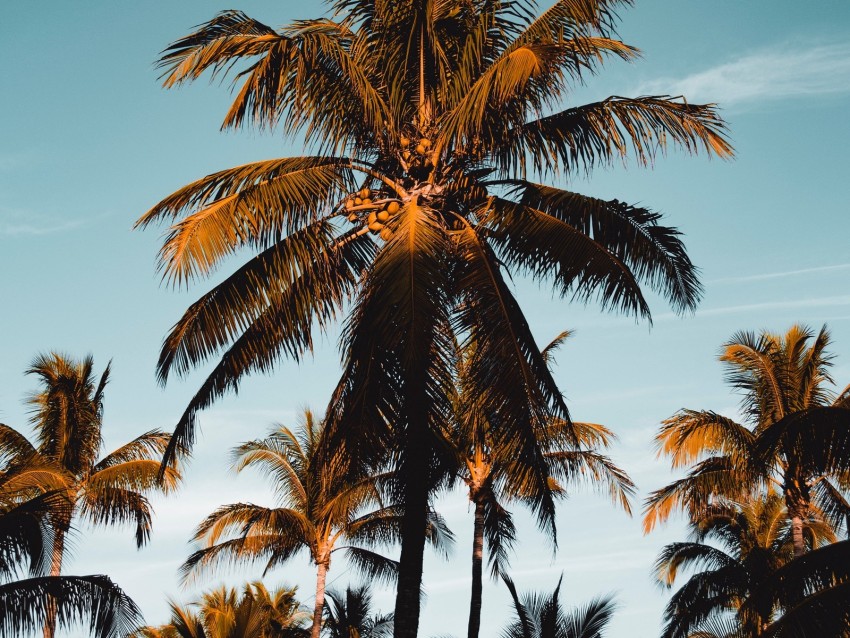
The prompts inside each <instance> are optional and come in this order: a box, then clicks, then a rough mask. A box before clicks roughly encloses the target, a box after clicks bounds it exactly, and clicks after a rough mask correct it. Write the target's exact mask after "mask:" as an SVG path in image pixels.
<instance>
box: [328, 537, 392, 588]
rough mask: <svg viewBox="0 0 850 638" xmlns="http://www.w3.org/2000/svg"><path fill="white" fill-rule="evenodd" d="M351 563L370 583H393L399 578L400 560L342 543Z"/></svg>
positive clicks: (341, 548)
mask: <svg viewBox="0 0 850 638" xmlns="http://www.w3.org/2000/svg"><path fill="white" fill-rule="evenodd" d="M337 549H338V550H344V551H345V557H346V559H347V560H348V562H349V564H350V565H351V566H352V567H353V568H354V569H355V571H357V572H358V573H359V574H360V575H361V576H362V577H363V578H364V579H365V580H366V582H369V583H382V584H387V585H393V584H395V583H396V582H397V580H398V561H396V560H393V559H391V558H387V557H386V556H383V555H381V554H378V553H377V552H373V551H371V550H368V549H365V548H363V547H354V546H352V545H342V546H340V547H338V548H337Z"/></svg>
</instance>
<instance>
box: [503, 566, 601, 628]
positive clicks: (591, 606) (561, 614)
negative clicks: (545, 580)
mask: <svg viewBox="0 0 850 638" xmlns="http://www.w3.org/2000/svg"><path fill="white" fill-rule="evenodd" d="M502 578H503V580H504V581H505V584H506V585H507V587H508V590H509V591H510V593H511V598H512V599H513V605H514V613H515V614H516V619H515V620H513V621H512V622H511V623H509V624H508V625H506V626H505V627H504V629H503V630H502V636H503V638H602V636H603V632H604V631H605V627H606V626H607V625H608V623H609V622H610V621H611V617H612V616H613V614H614V611H615V610H616V607H617V606H616V605H615V604H614V601H613V599H612V598H610V597H603V596H600V597H598V598H594V599H593V600H591V601H590V602H589V603H588V604H587V605H586V606H584V607H582V608H579V609H575V610H573V611H572V612H569V613H567V612H565V611H564V610H563V608H562V607H561V601H560V592H561V580H560V579H559V580H558V585H557V587H555V590H554V591H553V592H552V593H551V594H550V595H546V594H542V593H530V594H526V595H525V596H523V597H522V598H520V596H519V594H518V593H517V590H516V587H515V586H514V583H513V581H512V580H511V579H510V578H508V577H506V576H503V577H502Z"/></svg>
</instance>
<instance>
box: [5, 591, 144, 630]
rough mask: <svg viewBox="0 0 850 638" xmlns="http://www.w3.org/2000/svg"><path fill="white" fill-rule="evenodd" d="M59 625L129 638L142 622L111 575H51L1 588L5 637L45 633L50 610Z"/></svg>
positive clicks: (139, 614)
mask: <svg viewBox="0 0 850 638" xmlns="http://www.w3.org/2000/svg"><path fill="white" fill-rule="evenodd" d="M52 609H55V610H56V617H57V624H58V626H59V627H63V628H67V629H71V628H73V627H77V626H79V625H84V626H87V627H88V631H89V635H91V636H95V637H96V638H123V637H124V636H126V635H127V634H129V633H130V632H132V631H133V630H134V629H135V628H136V627H138V626H139V624H141V622H142V614H141V611H140V610H139V608H138V607H137V606H136V604H135V603H134V602H133V601H132V600H131V599H130V598H129V597H128V596H127V595H126V594H125V593H124V592H123V591H122V590H121V589H120V588H119V587H118V586H117V585H115V584H114V583H113V582H112V581H111V580H110V579H109V578H108V577H106V576H45V577H40V578H29V579H26V580H19V581H15V582H12V583H6V584H5V585H0V635H2V636H8V637H9V638H14V637H17V636H21V635H24V634H28V633H31V632H35V631H41V629H42V628H43V627H44V626H45V623H46V622H47V618H48V615H49V614H50V613H51V612H50V610H52Z"/></svg>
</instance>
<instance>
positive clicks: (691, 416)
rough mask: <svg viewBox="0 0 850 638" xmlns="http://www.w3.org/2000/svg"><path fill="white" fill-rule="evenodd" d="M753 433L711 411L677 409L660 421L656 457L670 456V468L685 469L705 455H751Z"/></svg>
mask: <svg viewBox="0 0 850 638" xmlns="http://www.w3.org/2000/svg"><path fill="white" fill-rule="evenodd" d="M754 444H755V437H754V436H753V433H752V432H750V431H749V430H748V429H747V428H745V427H744V426H742V425H739V424H738V423H736V422H735V421H733V420H732V419H729V418H727V417H724V416H722V415H720V414H717V413H716V412H711V411H710V410H703V411H696V410H680V411H679V412H677V413H676V414H674V415H673V416H672V417H670V418H669V419H665V420H664V421H662V426H661V430H660V431H659V432H658V434H657V435H656V437H655V446H656V448H657V449H658V455H659V456H660V455H662V454H663V455H665V456H669V457H670V460H671V465H672V466H673V468H680V467H685V466H686V465H690V464H691V463H694V462H696V461H698V460H700V459H701V458H703V457H704V456H707V455H711V454H721V455H729V456H734V457H735V458H740V459H746V458H747V457H752V456H753V446H754Z"/></svg>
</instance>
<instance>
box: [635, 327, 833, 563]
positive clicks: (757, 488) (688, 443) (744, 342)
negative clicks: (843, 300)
mask: <svg viewBox="0 0 850 638" xmlns="http://www.w3.org/2000/svg"><path fill="white" fill-rule="evenodd" d="M828 346H829V333H828V332H827V330H826V328H823V329H821V330H820V332H819V333H817V334H814V333H813V332H812V331H811V330H809V329H807V328H805V327H803V326H793V327H792V328H791V329H790V330H789V331H788V332H787V333H786V334H785V335H783V336H780V335H774V334H771V333H769V332H762V333H761V334H760V335H758V336H756V335H754V334H752V333H739V334H737V335H735V336H734V337H733V338H732V340H731V341H730V342H729V343H727V344H726V345H725V346H724V350H723V354H722V355H721V357H720V358H721V361H723V362H724V363H726V364H727V366H728V375H727V379H728V380H729V382H730V383H731V384H732V386H733V387H735V388H736V389H738V390H739V391H740V392H741V393H742V402H741V407H742V410H741V411H742V413H743V414H744V417H745V422H744V424H739V423H737V422H735V421H733V420H732V419H729V418H727V417H724V416H721V415H719V414H716V413H714V412H711V411H705V410H704V411H695V410H682V411H680V412H679V413H677V414H676V415H674V416H673V417H671V418H670V419H668V420H666V421H665V422H664V426H663V427H662V429H661V432H660V433H659V434H658V436H657V437H656V441H657V443H658V447H659V450H660V453H662V454H668V455H669V456H670V457H671V459H672V464H673V467H682V466H687V465H689V464H691V463H696V464H695V465H694V466H693V468H692V469H691V470H690V472H689V473H688V474H687V476H686V477H685V478H683V479H681V480H678V481H676V482H674V483H671V484H670V485H668V486H666V487H664V488H662V489H660V490H658V491H656V492H654V493H653V494H652V495H651V496H650V498H649V499H648V501H647V508H646V518H645V519H644V526H645V529H646V530H650V529H652V527H653V526H654V525H655V524H656V523H657V522H658V521H663V520H665V519H666V518H667V517H668V516H669V515H670V513H671V512H672V511H673V510H674V509H678V508H684V509H685V510H687V511H688V512H690V514H691V517H692V518H694V517H696V518H698V517H699V515H700V514H699V512H700V511H701V510H702V509H704V508H705V507H706V506H709V505H710V503H711V502H713V500H714V499H716V498H718V497H724V496H725V497H728V498H732V499H739V500H740V499H745V498H746V497H747V495H748V494H751V493H752V494H758V493H759V492H761V491H763V490H765V489H768V488H769V486H771V485H776V486H778V487H779V489H780V490H781V492H782V494H783V496H784V498H785V507H786V510H787V514H788V517H789V518H790V519H791V522H792V530H793V534H794V548H795V554H796V555H797V556H799V555H800V554H802V553H803V552H804V551H805V541H804V537H803V524H804V521H805V520H806V519H807V518H809V517H811V516H815V515H822V516H823V517H825V518H826V520H828V521H829V522H830V523H832V524H833V526H834V527H835V528H836V529H838V528H840V527H841V526H843V525H845V524H846V521H847V517H848V515H850V503H848V500H847V497H846V494H847V490H848V489H850V388H848V389H845V390H844V391H843V392H841V393H840V394H838V395H837V396H836V395H835V394H833V393H832V392H831V391H830V389H829V387H828V385H827V384H831V383H832V378H831V377H830V375H829V370H828V367H829V365H830V360H831V357H830V355H829V354H827V348H828Z"/></svg>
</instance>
